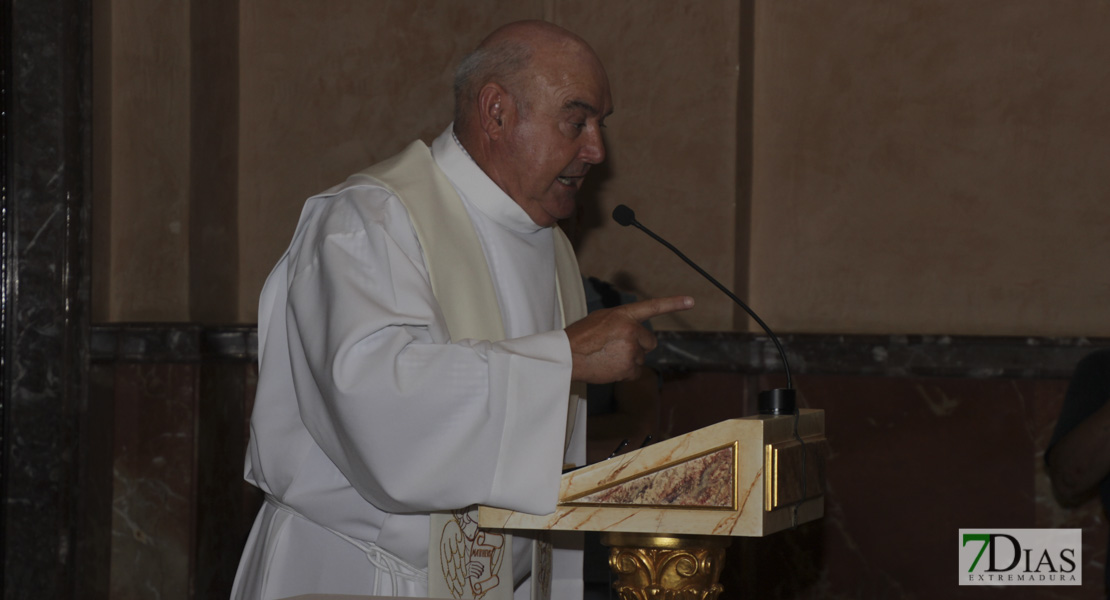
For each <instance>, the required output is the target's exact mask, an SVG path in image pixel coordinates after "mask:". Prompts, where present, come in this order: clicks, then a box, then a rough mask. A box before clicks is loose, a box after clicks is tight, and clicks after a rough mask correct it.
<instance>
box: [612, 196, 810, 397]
mask: <svg viewBox="0 0 1110 600" xmlns="http://www.w3.org/2000/svg"><path fill="white" fill-rule="evenodd" d="M613 220H614V221H616V222H617V223H619V224H621V225H623V226H625V227H627V226H629V225H633V226H635V227H636V228H637V229H639V230H640V231H643V232H644V233H646V234H648V235H649V236H651V238H652V239H654V240H655V241H657V242H659V243H660V244H663V245H664V246H666V247H667V249H669V250H670V251H671V252H674V253H675V254H676V255H678V257H679V258H681V259H682V260H683V261H685V262H686V264H688V265H690V267H691V268H693V269H694V270H695V271H697V272H698V273H700V274H701V275H702V277H705V278H706V279H708V280H709V282H710V283H712V284H713V285H715V286H717V289H719V290H721V291H722V292H724V293H725V295H726V296H728V297H729V298H731V299H732V301H733V302H735V303H736V304H737V305H739V306H740V308H742V309H744V312H746V313H748V315H749V316H751V318H753V319H755V322H756V323H758V324H759V326H760V327H762V328H763V331H765V332H767V337H769V338H771V341H772V342H774V344H775V348H777V349H778V351H779V357H780V358H781V359H782V366H783V369H784V370H785V371H786V387H785V388H777V389H773V390H765V391H762V392H760V393H759V403H758V408H759V413H760V414H769V415H786V414H795V407H796V404H797V403H796V400H795V396H796V394H795V391H794V380H793V379H792V378H791V376H790V363H789V362H788V361H787V360H786V351H785V350H783V349H782V344H781V343H780V342H779V338H778V336H776V335H775V333H774V332H773V331H771V328H770V327H768V326H767V324H766V323H764V322H763V319H760V318H759V315H756V314H755V311H753V310H752V309H751V308H749V307H748V305H747V304H744V302H743V301H742V300H740V298H737V297H736V294H733V293H732V291H731V290H729V289H728V288H726V287H725V286H723V285H721V283H720V282H719V281H717V280H716V279H714V278H713V276H712V275H710V274H709V273H706V272H705V269H702V268H701V267H699V266H698V265H697V264H695V263H694V261H692V260H690V259H689V258H687V257H686V255H685V254H683V253H682V252H681V251H680V250H679V249H678V248H675V247H674V246H672V245H671V244H670V242H668V241H667V240H664V239H663V238H661V237H659V236H658V235H656V234H655V232H653V231H651V230H650V229H648V228H647V227H644V226H643V225H642V224H641V223H640V222H639V221H637V220H636V213H635V212H633V211H632V209H631V208H628V207H627V206H625V205H623V204H620V205H618V206H617V207H616V208H614V209H613Z"/></svg>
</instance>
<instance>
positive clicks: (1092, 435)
mask: <svg viewBox="0 0 1110 600" xmlns="http://www.w3.org/2000/svg"><path fill="white" fill-rule="evenodd" d="M1048 474H1049V477H1050V478H1051V479H1052V491H1053V493H1054V494H1055V495H1056V500H1057V501H1058V502H1060V504H1062V505H1064V506H1076V505H1078V504H1080V503H1081V502H1083V501H1084V500H1086V499H1087V498H1088V497H1089V496H1090V495H1091V493H1092V492H1094V490H1095V489H1096V488H1097V487H1098V484H1099V482H1100V481H1102V480H1103V479H1104V478H1105V477H1106V476H1107V475H1108V474H1110V402H1107V403H1105V404H1103V405H1102V408H1099V409H1098V410H1097V411H1095V413H1094V414H1092V415H1091V416H1090V417H1088V418H1087V419H1085V420H1084V421H1083V422H1081V423H1079V424H1078V425H1076V426H1075V429H1072V430H1071V431H1070V432H1069V433H1068V434H1067V435H1065V436H1064V437H1063V438H1061V439H1060V441H1059V442H1057V443H1056V445H1055V446H1053V448H1052V449H1051V451H1050V452H1049V454H1048Z"/></svg>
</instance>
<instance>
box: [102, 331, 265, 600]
mask: <svg viewBox="0 0 1110 600" xmlns="http://www.w3.org/2000/svg"><path fill="white" fill-rule="evenodd" d="M253 340H254V331H253V328H208V329H205V328H202V327H200V326H195V325H112V326H99V327H95V328H94V330H93V336H92V364H91V367H90V391H89V395H90V400H91V401H92V402H97V403H99V404H101V405H103V406H110V407H111V408H110V412H111V414H112V415H113V417H112V419H111V421H112V422H111V425H110V426H111V436H110V438H111V441H110V447H111V452H110V461H111V465H110V470H106V469H102V471H104V472H108V473H110V477H111V487H112V516H111V550H110V553H111V569H110V576H109V588H110V597H111V598H113V599H127V598H134V599H140V598H142V599H147V598H161V599H162V600H170V599H191V598H212V599H216V598H221V599H222V598H227V595H228V592H229V591H230V589H231V582H232V580H233V578H234V576H235V567H236V565H237V564H238V559H239V553H240V552H241V551H242V547H243V542H244V541H245V540H246V535H247V532H248V531H249V529H250V524H251V521H252V520H253V518H254V514H255V511H256V510H257V508H258V505H259V503H260V501H261V498H260V496H259V494H258V492H257V490H255V488H253V487H251V486H249V485H248V484H246V483H245V482H244V481H243V452H244V449H245V448H246V441H247V436H248V428H247V426H248V423H247V421H248V417H249V415H250V408H251V405H252V403H253V398H254V383H255V380H256V376H257V368H256V366H255V360H254V341H253Z"/></svg>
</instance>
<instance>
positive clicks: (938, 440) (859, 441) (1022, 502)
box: [656, 333, 1110, 600]
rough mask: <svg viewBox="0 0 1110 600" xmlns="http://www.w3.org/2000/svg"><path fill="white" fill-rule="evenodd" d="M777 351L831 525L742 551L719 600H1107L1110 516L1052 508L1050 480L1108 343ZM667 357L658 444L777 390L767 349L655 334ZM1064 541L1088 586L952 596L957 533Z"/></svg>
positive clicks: (836, 342)
mask: <svg viewBox="0 0 1110 600" xmlns="http://www.w3.org/2000/svg"><path fill="white" fill-rule="evenodd" d="M672 336H673V337H672ZM783 344H784V346H785V347H786V349H787V354H788V357H789V360H790V362H791V365H792V368H793V370H794V375H795V378H794V387H795V388H796V389H797V390H798V394H799V404H800V405H801V406H804V407H809V408H820V409H824V410H825V411H826V413H825V416H826V433H827V435H828V438H829V442H830V456H829V459H828V464H827V471H826V476H827V484H828V490H827V495H826V505H825V518H824V519H822V520H820V521H818V522H815V523H810V524H806V525H803V526H801V527H799V528H798V529H797V530H793V531H785V532H780V533H777V534H774V535H771V536H768V537H767V538H762V539H738V540H735V541H734V543H733V545H732V547H731V548H730V549H729V551H728V554H727V560H728V567H727V568H726V570H725V573H724V575H723V577H722V583H723V584H724V585H725V592H724V593H723V594H722V596H721V599H722V600H730V599H739V598H762V599H784V600H785V599H807V600H809V599H813V600H816V599H830V598H843V599H846V600H847V599H857V598H900V599H901V598H976V599H979V598H1035V599H1050V598H1090V599H1095V598H1105V597H1106V593H1105V591H1104V589H1103V583H1102V577H1103V568H1104V565H1105V564H1106V559H1107V556H1106V549H1107V540H1108V536H1110V528H1108V527H1107V523H1106V516H1105V515H1104V514H1103V511H1102V508H1101V506H1100V505H1099V503H1098V501H1097V500H1093V501H1091V502H1089V503H1087V504H1085V505H1084V506H1082V507H1080V508H1078V509H1073V510H1069V509H1064V508H1061V507H1060V506H1059V504H1057V503H1056V501H1055V500H1054V498H1053V496H1052V490H1051V483H1050V482H1049V479H1048V476H1047V474H1046V472H1045V468H1044V449H1045V446H1046V445H1047V444H1048V441H1049V439H1050V437H1051V435H1052V431H1053V427H1054V426H1055V423H1056V417H1057V415H1058V413H1059V410H1060V405H1061V403H1062V400H1063V396H1064V392H1065V390H1066V388H1067V383H1068V381H1067V380H1068V377H1070V375H1071V372H1072V369H1073V368H1074V366H1075V363H1076V362H1078V361H1079V359H1080V358H1082V357H1083V356H1085V355H1086V354H1088V353H1089V352H1091V351H1093V350H1094V349H1096V348H1099V347H1105V346H1106V345H1107V341H1106V340H1088V339H1043V338H967V337H929V336H890V337H884V336H816V335H806V336H786V337H784V338H783ZM660 345H661V349H660V352H659V353H657V354H656V364H657V365H659V366H660V367H661V368H662V369H663V373H664V375H663V380H664V383H663V386H662V401H661V409H660V418H661V421H660V430H661V432H662V433H663V434H664V435H676V434H680V433H685V432H688V431H692V430H694V429H697V428H699V427H702V426H704V425H706V424H708V423H712V422H716V421H719V420H722V419H727V418H732V417H738V416H743V415H747V414H752V413H754V412H755V411H756V409H755V404H756V401H755V399H756V396H757V394H758V392H759V391H760V390H766V389H771V388H774V387H781V386H783V385H784V384H785V381H784V377H783V376H782V374H781V361H780V360H779V358H778V355H777V352H776V351H775V349H774V347H773V345H772V344H771V343H770V342H769V341H767V340H766V339H765V338H761V337H750V336H737V335H734V334H703V333H697V334H661V335H660ZM706 367H707V368H706ZM768 371H772V373H768ZM1057 527H1068V528H1081V529H1082V530H1083V585H1082V587H1080V588H1075V587H1026V588H1014V587H1004V588H987V587H966V586H965V587H961V586H959V585H958V582H957V576H958V573H957V560H958V559H957V550H958V531H959V529H960V528H1015V529H1016V528H1057Z"/></svg>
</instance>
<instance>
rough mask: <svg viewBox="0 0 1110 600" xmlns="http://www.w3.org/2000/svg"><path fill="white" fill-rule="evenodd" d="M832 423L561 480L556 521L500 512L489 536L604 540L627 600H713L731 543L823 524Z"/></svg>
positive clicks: (729, 430)
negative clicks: (564, 533)
mask: <svg viewBox="0 0 1110 600" xmlns="http://www.w3.org/2000/svg"><path fill="white" fill-rule="evenodd" d="M827 451H828V442H827V440H826V439H825V413H824V411H821V410H808V409H801V410H800V411H799V413H798V415H797V418H795V416H794V415H780V416H768V415H759V416H753V417H747V418H743V419H732V420H728V421H723V422H720V423H717V424H715V425H711V426H709V427H705V428H703V429H699V430H697V431H693V432H691V433H688V434H685V435H682V436H678V437H675V438H671V439H668V440H664V441H661V442H657V443H655V444H653V445H651V446H647V447H645V448H641V449H639V450H636V451H633V452H628V453H626V454H622V455H620V456H616V457H614V458H610V459H608V460H605V461H602V462H600V463H595V464H592V465H587V466H585V467H581V468H578V469H575V470H572V471H570V472H567V473H565V474H564V475H563V477H562V484H561V487H560V492H559V498H560V500H559V503H558V505H557V507H556V509H555V512H554V513H552V514H549V515H542V516H541V515H530V514H526V513H520V512H514V511H508V510H502V509H497V508H490V507H485V506H483V507H481V508H480V509H479V518H478V521H479V525H480V526H481V527H483V528H491V529H510V530H511V529H523V530H571V531H599V532H602V543H604V544H606V545H607V546H610V554H609V566H610V568H611V569H612V570H613V572H614V573H615V574H616V577H617V583H616V584H615V587H616V589H617V592H618V594H619V597H620V598H621V600H640V599H646V598H657V599H661V600H663V599H668V600H669V599H679V598H681V599H686V598H691V599H693V598H697V599H698V600H713V599H715V598H716V597H717V596H718V595H719V594H720V592H721V590H722V589H723V588H721V586H720V584H719V583H718V578H719V577H720V574H721V569H722V567H723V563H724V550H725V547H726V546H728V544H729V542H730V537H732V536H746V537H757V536H765V535H769V534H771V533H774V532H776V531H781V530H783V529H787V528H789V527H792V526H794V525H796V524H801V523H805V522H808V521H813V520H815V519H819V518H821V517H822V516H823V515H824V481H825V477H824V471H825V457H826V454H827Z"/></svg>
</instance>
